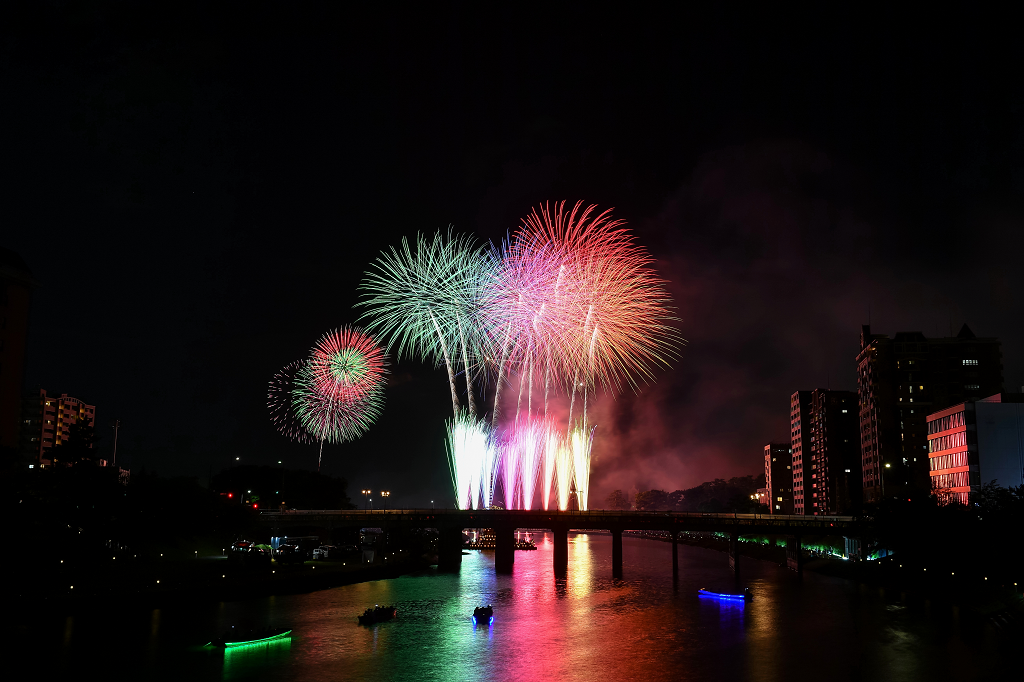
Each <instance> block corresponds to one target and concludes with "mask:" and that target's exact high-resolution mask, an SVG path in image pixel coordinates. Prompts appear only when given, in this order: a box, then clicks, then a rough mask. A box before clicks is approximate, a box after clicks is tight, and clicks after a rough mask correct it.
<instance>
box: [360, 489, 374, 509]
mask: <svg viewBox="0 0 1024 682" xmlns="http://www.w3.org/2000/svg"><path fill="white" fill-rule="evenodd" d="M362 492H363V506H364V507H365V508H366V509H369V508H370V502H369V499H370V498H369V497H368V496H369V494H370V493H371V492H372V491H370V490H364V491H362Z"/></svg>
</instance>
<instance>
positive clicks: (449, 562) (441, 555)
mask: <svg viewBox="0 0 1024 682" xmlns="http://www.w3.org/2000/svg"><path fill="white" fill-rule="evenodd" d="M461 567H462V529H461V528H438V529H437V568H438V570H440V571H457V570H459V569H460V568H461Z"/></svg>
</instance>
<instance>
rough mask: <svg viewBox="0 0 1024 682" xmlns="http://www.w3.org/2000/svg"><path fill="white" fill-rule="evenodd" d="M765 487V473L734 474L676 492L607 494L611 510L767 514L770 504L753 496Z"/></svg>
mask: <svg viewBox="0 0 1024 682" xmlns="http://www.w3.org/2000/svg"><path fill="white" fill-rule="evenodd" d="M764 486H765V477H764V474H761V475H760V476H735V477H733V478H730V479H729V480H725V479H724V478H716V479H715V480H713V481H706V482H704V483H701V484H700V485H698V486H696V487H694V488H688V489H686V490H675V491H673V492H667V491H665V490H641V491H638V492H636V493H635V494H634V495H632V496H631V495H627V494H626V493H623V492H622V491H621V490H615V491H613V492H612V493H611V494H610V495H609V496H608V497H607V499H606V500H605V503H606V507H607V508H608V509H636V510H638V511H682V512H711V513H715V512H736V513H743V514H767V513H768V507H767V505H763V504H760V503H759V502H758V501H757V500H756V499H752V498H751V496H752V495H754V494H755V493H756V492H757V489H758V488H763V487H764Z"/></svg>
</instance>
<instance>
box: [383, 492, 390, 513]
mask: <svg viewBox="0 0 1024 682" xmlns="http://www.w3.org/2000/svg"><path fill="white" fill-rule="evenodd" d="M380 496H381V497H383V498H384V511H385V512H386V511H387V510H388V498H389V497H391V491H390V490H381V491H380Z"/></svg>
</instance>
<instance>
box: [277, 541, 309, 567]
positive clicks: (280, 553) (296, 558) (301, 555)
mask: <svg viewBox="0 0 1024 682" xmlns="http://www.w3.org/2000/svg"><path fill="white" fill-rule="evenodd" d="M275 557H276V558H277V560H278V561H280V562H281V563H283V564H291V563H301V562H303V561H305V560H306V554H305V552H303V551H302V548H301V547H299V546H298V545H292V544H288V543H282V544H280V545H278V546H277V550H276V551H275Z"/></svg>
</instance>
